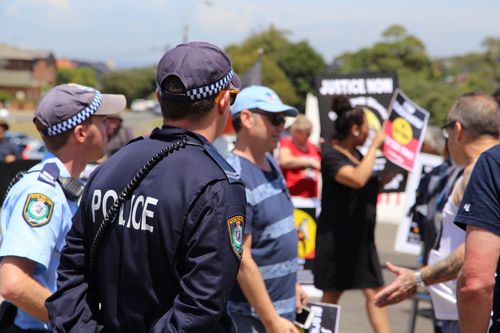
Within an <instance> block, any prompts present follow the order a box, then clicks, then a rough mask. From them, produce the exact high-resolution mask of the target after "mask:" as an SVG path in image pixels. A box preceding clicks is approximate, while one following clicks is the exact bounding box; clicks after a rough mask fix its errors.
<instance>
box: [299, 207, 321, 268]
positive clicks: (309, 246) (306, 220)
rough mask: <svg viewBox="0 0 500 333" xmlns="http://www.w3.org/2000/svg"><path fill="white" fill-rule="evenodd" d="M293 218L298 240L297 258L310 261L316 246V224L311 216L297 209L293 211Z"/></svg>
mask: <svg viewBox="0 0 500 333" xmlns="http://www.w3.org/2000/svg"><path fill="white" fill-rule="evenodd" d="M293 217H294V219H295V229H297V236H298V238H299V249H298V252H299V253H298V254H299V258H301V259H312V258H314V247H315V245H316V222H315V220H314V218H312V217H311V215H309V214H307V213H306V212H305V211H303V210H301V209H297V208H295V209H294V210H293Z"/></svg>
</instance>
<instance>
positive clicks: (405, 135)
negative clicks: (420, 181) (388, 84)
mask: <svg viewBox="0 0 500 333" xmlns="http://www.w3.org/2000/svg"><path fill="white" fill-rule="evenodd" d="M428 120H429V112H428V111H426V110H424V109H423V108H421V107H420V106H418V105H417V104H416V103H415V102H413V101H412V100H411V99H409V98H408V97H407V96H406V95H405V94H403V92H402V91H401V90H400V89H396V91H395V92H394V96H393V98H392V101H391V105H390V114H389V118H388V119H387V121H386V122H385V124H384V132H385V134H386V139H385V144H384V155H385V157H386V158H387V159H389V160H390V161H391V162H393V163H394V164H396V165H398V166H400V167H402V168H404V169H406V170H408V171H411V170H412V169H413V166H414V164H415V160H416V158H417V155H418V153H419V152H420V148H421V147H422V143H423V141H424V136H425V130H426V128H427V122H428Z"/></svg>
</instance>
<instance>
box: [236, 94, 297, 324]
mask: <svg viewBox="0 0 500 333" xmlns="http://www.w3.org/2000/svg"><path fill="white" fill-rule="evenodd" d="M231 113H232V116H233V127H234V129H235V131H236V143H235V148H234V150H233V152H232V153H231V154H230V155H229V156H228V161H229V163H230V164H231V165H232V166H233V167H234V168H235V170H236V171H237V172H238V173H239V174H240V176H241V179H242V181H243V183H244V184H245V187H246V196H247V216H246V226H245V229H244V237H243V259H242V262H241V267H240V271H239V273H238V285H237V286H235V288H234V289H233V292H232V294H231V297H230V301H229V305H228V308H229V312H230V313H231V316H232V317H233V319H234V321H235V323H236V326H237V329H238V332H243V333H246V332H298V330H297V328H296V327H295V326H294V325H293V323H292V321H293V320H294V318H295V313H296V311H299V312H300V311H301V307H302V305H303V304H305V303H307V296H306V294H305V292H304V291H303V290H302V288H301V287H300V285H299V284H298V283H297V268H298V267H297V242H298V240H297V232H296V231H295V224H294V217H293V205H292V202H291V200H290V196H289V195H288V191H287V189H286V186H285V181H284V179H283V175H282V174H281V171H280V168H279V167H278V165H277V163H276V162H275V160H274V159H273V157H272V155H271V154H270V152H272V151H273V150H274V149H275V148H276V146H277V144H278V142H279V139H280V134H281V132H282V131H283V129H284V124H285V116H290V117H295V116H296V115H297V113H298V112H297V109H296V108H294V107H292V106H290V105H286V104H283V103H282V102H281V99H280V98H279V97H278V95H277V94H276V93H275V92H274V91H273V90H271V89H270V88H267V87H263V86H250V87H248V88H245V89H243V90H242V91H241V92H240V93H239V94H238V96H237V98H236V102H235V103H234V105H233V106H232V108H231Z"/></svg>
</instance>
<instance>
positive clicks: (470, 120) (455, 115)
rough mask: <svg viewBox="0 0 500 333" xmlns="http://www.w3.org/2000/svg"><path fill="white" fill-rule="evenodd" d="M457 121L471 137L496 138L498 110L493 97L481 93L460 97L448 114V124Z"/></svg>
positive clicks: (498, 118) (499, 124) (499, 119)
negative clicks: (489, 136)
mask: <svg viewBox="0 0 500 333" xmlns="http://www.w3.org/2000/svg"><path fill="white" fill-rule="evenodd" d="M452 121H458V122H460V123H461V124H462V126H463V127H464V129H465V131H466V132H467V133H468V134H469V135H471V136H472V137H474V138H475V137H478V136H481V135H491V136H493V137H496V138H498V136H499V130H500V108H499V106H498V104H497V102H496V101H495V100H494V99H493V97H491V96H489V95H486V94H481V93H468V94H464V95H462V96H461V97H460V98H459V99H458V100H457V101H456V102H455V105H453V107H452V108H451V110H450V112H449V113H448V123H450V122H452Z"/></svg>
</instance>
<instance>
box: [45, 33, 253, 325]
mask: <svg viewBox="0 0 500 333" xmlns="http://www.w3.org/2000/svg"><path fill="white" fill-rule="evenodd" d="M156 78H157V98H158V100H159V102H160V105H161V109H162V115H163V127H162V128H161V129H158V128H157V129H155V130H154V131H153V132H152V134H151V135H150V137H149V138H144V139H138V140H135V141H132V142H130V143H129V144H128V145H126V146H124V147H123V148H122V149H120V150H119V151H118V152H116V153H115V154H113V155H112V156H111V157H110V158H109V159H108V160H107V161H106V162H105V163H104V164H103V165H102V166H101V167H99V168H98V169H97V170H96V171H95V172H94V174H93V175H92V176H91V177H90V179H89V182H88V185H87V187H86V189H85V192H84V194H83V196H82V203H81V206H80V208H79V210H78V212H77V213H76V215H75V218H74V220H73V227H72V229H71V230H70V232H69V234H68V237H67V245H66V247H65V248H64V250H63V252H62V257H61V264H60V266H59V270H58V273H59V279H58V291H57V292H56V293H55V294H54V295H52V296H51V297H50V298H49V299H48V300H47V302H46V305H47V308H48V310H49V316H50V322H51V324H52V325H53V327H54V329H55V332H94V331H95V330H96V329H98V327H103V329H104V331H105V332H134V333H142V332H234V324H233V322H232V319H231V318H230V317H229V315H228V312H227V299H228V297H229V293H230V291H231V288H232V286H233V284H234V283H235V280H236V275H237V273H238V268H239V265H240V259H241V255H242V248H241V241H242V233H241V232H238V230H239V227H242V226H243V225H244V222H245V207H246V199H245V190H244V187H243V185H242V184H241V182H240V181H239V177H238V175H237V173H236V172H235V171H234V169H232V168H231V166H230V165H229V164H227V162H225V160H224V159H223V158H222V157H221V156H220V155H219V154H218V153H217V152H216V151H215V149H214V147H213V146H212V144H211V143H210V142H211V141H213V140H214V139H215V138H216V137H217V136H218V135H220V134H221V133H222V131H223V129H224V127H225V125H226V122H227V119H228V117H229V112H230V104H231V103H232V102H233V101H234V99H235V95H236V93H237V92H238V89H239V87H240V81H239V78H238V77H237V76H236V74H235V73H234V72H233V69H232V67H231V62H230V59H229V58H228V56H227V55H226V54H225V53H224V51H223V50H222V49H220V48H219V47H217V46H215V45H212V44H209V43H205V42H193V43H187V44H181V45H179V46H177V47H175V48H173V49H171V50H169V51H168V52H167V53H166V54H165V55H164V56H163V57H162V59H161V60H160V62H159V64H158V68H157V74H156ZM131 180H132V181H131Z"/></svg>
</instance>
